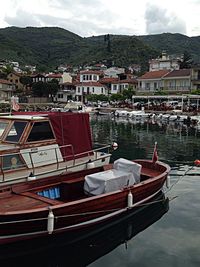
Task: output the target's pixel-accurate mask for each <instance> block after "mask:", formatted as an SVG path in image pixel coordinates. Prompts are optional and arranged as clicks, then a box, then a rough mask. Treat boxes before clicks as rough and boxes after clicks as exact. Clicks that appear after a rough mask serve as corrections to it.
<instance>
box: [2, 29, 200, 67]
mask: <svg viewBox="0 0 200 267" xmlns="http://www.w3.org/2000/svg"><path fill="white" fill-rule="evenodd" d="M163 50H166V51H167V53H168V54H171V53H172V54H182V53H183V52H184V51H186V50H187V51H188V52H189V53H190V54H191V56H192V57H193V58H194V59H195V60H196V61H198V60H199V61H200V37H187V36H184V35H181V34H169V33H166V34H158V35H147V36H127V35H106V36H105V35H102V36H93V37H89V38H82V37H80V36H78V35H76V34H74V33H72V32H69V31H67V30H64V29H61V28H58V27H43V28H36V27H26V28H18V27H8V28H3V29H0V60H2V59H10V60H13V61H18V62H20V63H21V64H36V65H37V66H43V67H45V68H48V69H50V68H55V67H56V66H58V65H60V64H72V65H83V64H92V63H97V62H106V63H107V64H114V65H115V66H121V67H125V66H128V65H130V64H135V63H136V64H141V65H142V66H143V68H144V69H145V68H147V67H148V60H149V59H150V58H155V57H157V56H159V55H160V53H161V52H162V51H163Z"/></svg>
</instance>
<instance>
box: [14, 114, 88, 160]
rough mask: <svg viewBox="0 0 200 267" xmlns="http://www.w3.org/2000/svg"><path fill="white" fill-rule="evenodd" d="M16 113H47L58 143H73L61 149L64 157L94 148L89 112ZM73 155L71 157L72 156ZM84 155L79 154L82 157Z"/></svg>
mask: <svg viewBox="0 0 200 267" xmlns="http://www.w3.org/2000/svg"><path fill="white" fill-rule="evenodd" d="M14 114H15V115H20V114H21V115H42V114H45V115H46V114H47V115H48V117H49V119H50V121H51V124H52V127H53V130H54V133H55V136H56V140H57V142H58V144H59V145H60V146H64V145H71V146H69V147H67V148H65V149H61V151H62V154H63V157H65V158H66V157H67V158H66V159H67V160H68V159H70V158H72V155H73V153H74V154H80V153H84V152H86V151H89V150H91V149H92V136H91V130H90V123H89V114H88V113H72V112H14ZM70 155H71V157H70ZM81 156H82V155H80V156H78V157H81Z"/></svg>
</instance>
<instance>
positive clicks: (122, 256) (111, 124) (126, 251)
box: [0, 116, 200, 267]
mask: <svg viewBox="0 0 200 267" xmlns="http://www.w3.org/2000/svg"><path fill="white" fill-rule="evenodd" d="M91 127H92V131H93V139H94V141H95V142H97V143H112V142H113V141H115V142H117V143H118V145H119V148H118V149H117V150H116V151H114V152H113V156H112V159H111V160H112V161H114V160H115V159H117V158H119V157H125V158H127V159H136V158H148V159H150V158H151V157H152V153H153V147H154V143H155V141H157V142H158V156H159V159H160V160H162V161H164V162H166V163H168V164H169V165H170V166H171V168H172V171H171V174H170V176H171V188H170V189H166V192H165V198H169V200H170V201H169V203H168V202H167V199H166V201H164V202H158V203H157V204H155V205H152V206H151V207H145V208H143V209H142V210H139V211H138V212H137V213H135V214H133V215H132V216H131V217H130V218H126V219H123V220H122V221H119V222H117V223H116V224H115V225H109V226H108V225H107V226H102V227H101V229H100V228H99V229H94V230H95V231H94V233H93V234H92V235H90V236H88V237H87V235H86V237H85V238H83V239H82V240H81V241H78V242H76V243H74V244H73V245H70V246H65V245H63V244H62V245H60V246H58V245H59V244H55V245H56V248H49V249H46V250H44V251H38V250H37V249H35V250H32V252H33V254H31V255H29V256H23V257H20V256H17V255H16V258H14V259H12V260H8V259H5V260H4V261H3V262H1V265H2V266H9V267H11V266H37V267H38V266H44V267H45V266H49V267H50V266H51V267H54V266H57V267H59V266H74V267H76V266H91V267H102V266H104V267H107V266H112V267H122V266H141V267H151V266H154V267H155V266H156V267H157V266H159V267H160V266H162V267H165V266H166V267H169V266H170V267H172V266H176V267H178V266H185V267H190V266H192V267H193V266H194V267H196V266H198V267H199V266H200V205H199V203H200V167H199V168H197V167H194V164H193V162H194V160H195V159H200V132H199V130H198V129H195V128H191V127H187V126H185V125H181V124H163V125H162V124H152V123H147V122H143V123H141V122H137V123H136V122H133V121H128V120H123V119H120V118H119V119H112V118H109V117H103V116H102V117H97V116H93V117H92V118H91ZM161 197H163V196H161ZM63 240H65V239H64V238H63ZM63 240H62V241H63ZM32 245H33V244H30V246H29V247H21V248H19V247H18V251H22V250H24V251H26V250H27V251H28V249H29V250H31V249H32ZM40 246H41V247H42V244H40V245H37V248H39V247H40ZM1 253H3V252H1ZM1 253H0V254H1Z"/></svg>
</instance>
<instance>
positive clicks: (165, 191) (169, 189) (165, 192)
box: [164, 166, 194, 194]
mask: <svg viewBox="0 0 200 267" xmlns="http://www.w3.org/2000/svg"><path fill="white" fill-rule="evenodd" d="M193 168H194V166H191V167H190V168H188V169H187V170H186V171H185V173H184V174H183V175H181V176H180V177H179V178H178V179H177V180H176V182H175V183H173V184H172V185H171V186H170V188H168V189H167V190H164V194H167V193H168V192H169V191H171V190H172V188H173V187H174V186H175V185H176V184H177V183H178V182H179V181H180V180H181V179H182V178H183V177H184V176H185V175H186V174H187V173H188V172H189V171H190V170H192V169H193Z"/></svg>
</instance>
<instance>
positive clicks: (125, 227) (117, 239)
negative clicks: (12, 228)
mask: <svg viewBox="0 0 200 267" xmlns="http://www.w3.org/2000/svg"><path fill="white" fill-rule="evenodd" d="M168 210H169V199H168V198H166V197H165V195H164V193H163V192H159V193H158V195H156V196H155V197H154V198H152V199H151V200H150V202H148V203H146V204H145V205H142V206H141V207H138V208H136V209H135V210H134V211H131V213H128V214H127V215H125V216H119V217H118V218H115V219H114V220H111V221H109V222H103V223H101V224H100V225H97V226H96V225H95V226H94V227H91V228H89V229H88V231H86V230H85V229H84V230H83V231H81V230H80V231H77V232H75V233H72V234H69V233H67V235H66V234H62V235H61V236H59V237H58V238H57V237H55V236H52V235H49V236H48V237H47V238H46V239H41V238H40V240H39V245H38V240H37V239H36V240H31V241H30V242H28V241H22V242H17V243H13V244H9V246H8V245H5V246H1V253H0V259H1V263H2V265H3V266H27V261H28V262H29V265H30V266H49V265H50V266H54V265H55V266H58V265H59V266H65V264H66V257H67V264H68V266H87V265H88V264H90V263H91V262H93V261H95V260H97V259H98V258H100V257H102V256H103V255H105V254H107V253H109V252H110V251H112V250H113V249H115V248H116V247H117V246H119V245H121V244H123V243H124V244H125V245H126V247H127V245H128V244H127V242H128V241H130V240H131V238H132V237H134V236H136V235H137V234H138V233H140V232H141V231H144V230H145V229H146V228H147V227H149V226H150V225H152V224H153V223H155V222H157V221H158V220H159V219H161V217H162V216H164V215H165V214H166V213H167V211H168ZM53 238H54V239H53ZM50 239H51V240H53V242H49V240H50ZM131 249H132V248H131ZM77 251H79V257H76V256H75V255H77Z"/></svg>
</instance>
